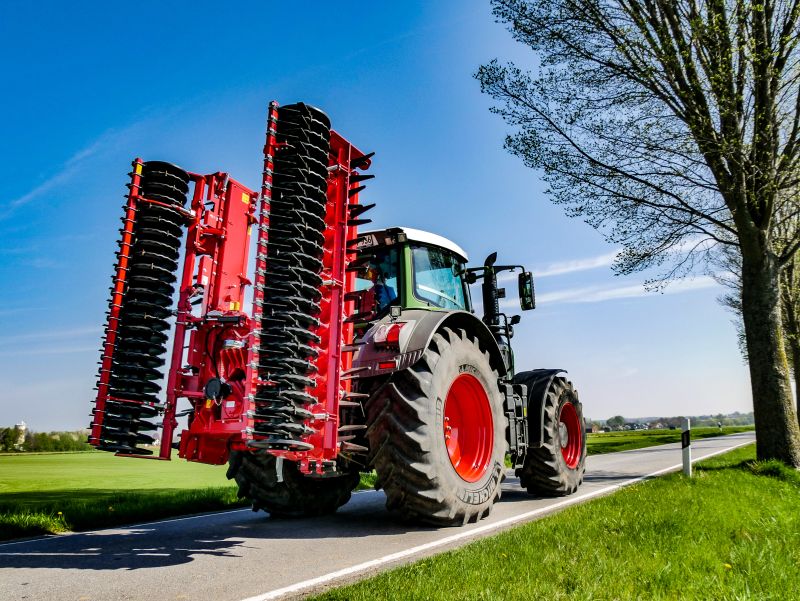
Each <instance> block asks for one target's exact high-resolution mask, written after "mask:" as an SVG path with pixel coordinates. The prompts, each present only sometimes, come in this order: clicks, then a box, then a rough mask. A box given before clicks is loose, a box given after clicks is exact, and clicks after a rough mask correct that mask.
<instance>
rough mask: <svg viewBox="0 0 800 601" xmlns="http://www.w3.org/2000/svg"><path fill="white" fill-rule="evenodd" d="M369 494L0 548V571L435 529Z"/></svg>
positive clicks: (160, 562) (232, 552) (138, 561)
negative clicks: (292, 511) (326, 507)
mask: <svg viewBox="0 0 800 601" xmlns="http://www.w3.org/2000/svg"><path fill="white" fill-rule="evenodd" d="M369 496H370V498H364V497H362V496H361V495H358V496H357V497H354V499H353V501H351V503H350V504H348V505H347V506H346V507H344V508H342V509H341V510H339V512H338V513H336V514H334V515H332V516H327V517H322V518H312V519H279V518H271V517H269V516H268V515H267V514H265V513H263V512H259V513H257V514H255V513H251V512H246V511H235V512H225V513H218V514H211V515H208V516H204V517H201V518H196V519H193V520H192V521H191V522H188V523H186V522H180V521H177V522H176V521H168V522H163V523H161V524H151V525H142V526H133V527H130V528H125V529H123V528H119V529H113V530H103V531H97V532H85V533H75V534H71V535H66V536H53V537H49V538H46V539H39V540H32V541H27V542H20V543H16V544H12V545H6V546H0V568H11V569H15V568H16V569H19V568H34V569H35V568H44V569H73V568H79V569H83V570H120V569H123V570H140V569H148V568H155V567H165V566H174V565H179V564H184V563H188V562H191V561H194V559H195V558H196V557H200V556H203V555H209V556H212V557H234V558H235V557H238V556H239V555H240V550H241V551H242V552H243V551H244V550H246V549H247V548H248V547H250V546H251V545H250V544H249V541H255V540H267V539H270V540H276V541H279V540H281V539H291V540H297V539H323V538H339V537H342V536H346V537H347V538H348V539H352V538H356V537H368V536H375V535H380V536H387V535H389V536H392V535H396V536H402V535H404V534H407V533H408V532H411V531H425V530H436V529H435V528H424V527H415V526H411V525H407V524H403V523H401V522H399V521H397V520H396V519H393V518H392V516H391V515H390V514H389V513H388V512H387V511H386V509H385V508H384V507H383V503H384V497H383V495H381V494H377V493H374V494H371V495H369ZM265 559H267V558H265Z"/></svg>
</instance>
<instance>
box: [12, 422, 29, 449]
mask: <svg viewBox="0 0 800 601" xmlns="http://www.w3.org/2000/svg"><path fill="white" fill-rule="evenodd" d="M16 428H17V440H16V441H15V442H14V448H15V449H17V450H21V449H22V445H24V444H25V434H26V433H27V432H28V424H26V423H25V422H19V423H18V424H16Z"/></svg>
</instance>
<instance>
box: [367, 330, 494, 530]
mask: <svg viewBox="0 0 800 601" xmlns="http://www.w3.org/2000/svg"><path fill="white" fill-rule="evenodd" d="M367 422H368V425H369V428H368V430H367V436H368V437H369V445H370V449H371V452H372V462H373V464H374V466H375V470H376V471H377V473H378V483H377V484H376V487H377V486H381V487H383V489H384V491H385V492H386V506H387V508H389V509H390V510H393V511H394V512H396V513H398V514H399V515H400V516H401V517H403V518H405V519H407V520H409V521H413V522H422V523H427V524H436V525H456V524H465V523H467V522H473V521H477V520H479V519H481V518H483V517H485V516H486V515H488V514H489V512H490V511H491V508H492V505H493V504H494V502H495V501H496V500H497V499H499V498H500V483H501V481H502V479H503V478H504V476H505V467H504V457H505V452H506V447H507V444H506V425H507V420H506V417H505V414H504V413H503V399H502V396H501V394H500V390H499V388H498V386H497V373H496V372H495V371H494V370H493V369H492V367H491V364H490V362H489V355H488V353H487V352H485V350H484V349H481V347H480V345H479V343H478V341H477V340H476V339H475V338H472V337H471V336H469V335H468V334H467V333H466V332H465V331H464V330H452V329H450V328H444V329H443V330H441V331H440V332H438V333H436V334H434V336H433V338H432V341H431V344H430V346H429V347H428V348H427V349H426V350H425V353H424V355H423V357H422V359H420V360H419V361H418V362H417V363H416V364H415V365H413V366H412V367H410V368H408V369H406V370H403V371H400V372H397V373H395V374H393V375H392V377H391V378H390V379H389V380H388V381H387V382H386V383H385V384H384V385H383V386H381V387H380V388H379V389H378V390H377V391H376V392H375V394H374V395H373V397H372V399H370V402H369V404H368V408H367Z"/></svg>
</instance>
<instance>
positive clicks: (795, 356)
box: [791, 338, 800, 420]
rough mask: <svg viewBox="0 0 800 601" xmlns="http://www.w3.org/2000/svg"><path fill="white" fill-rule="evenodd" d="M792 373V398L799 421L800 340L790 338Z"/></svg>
mask: <svg viewBox="0 0 800 601" xmlns="http://www.w3.org/2000/svg"><path fill="white" fill-rule="evenodd" d="M791 345H792V365H793V368H792V371H793V372H794V398H795V401H796V402H797V417H798V420H800V340H798V339H797V338H792V341H791Z"/></svg>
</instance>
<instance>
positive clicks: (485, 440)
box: [444, 373, 494, 482]
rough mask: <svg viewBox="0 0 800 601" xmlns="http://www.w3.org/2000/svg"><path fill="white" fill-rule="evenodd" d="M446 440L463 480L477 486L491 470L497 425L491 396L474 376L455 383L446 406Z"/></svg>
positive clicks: (454, 466) (465, 377) (466, 376)
mask: <svg viewBox="0 0 800 601" xmlns="http://www.w3.org/2000/svg"><path fill="white" fill-rule="evenodd" d="M444 439H445V445H446V446H447V454H448V456H449V457H450V463H452V464H453V468H454V469H455V470H456V473H457V474H458V475H459V476H461V478H462V479H463V480H465V481H467V482H477V481H478V480H480V479H481V478H482V477H483V475H484V474H485V473H486V470H487V469H489V462H490V461H491V458H492V449H493V448H494V423H493V421H492V408H491V406H490V405H489V395H488V394H486V390H485V389H484V387H483V385H482V384H481V383H480V380H478V378H476V377H475V376H473V375H472V374H466V373H462V374H459V375H458V377H456V379H455V380H453V383H452V384H451V385H450V390H449V391H448V392H447V398H446V399H445V402H444Z"/></svg>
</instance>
